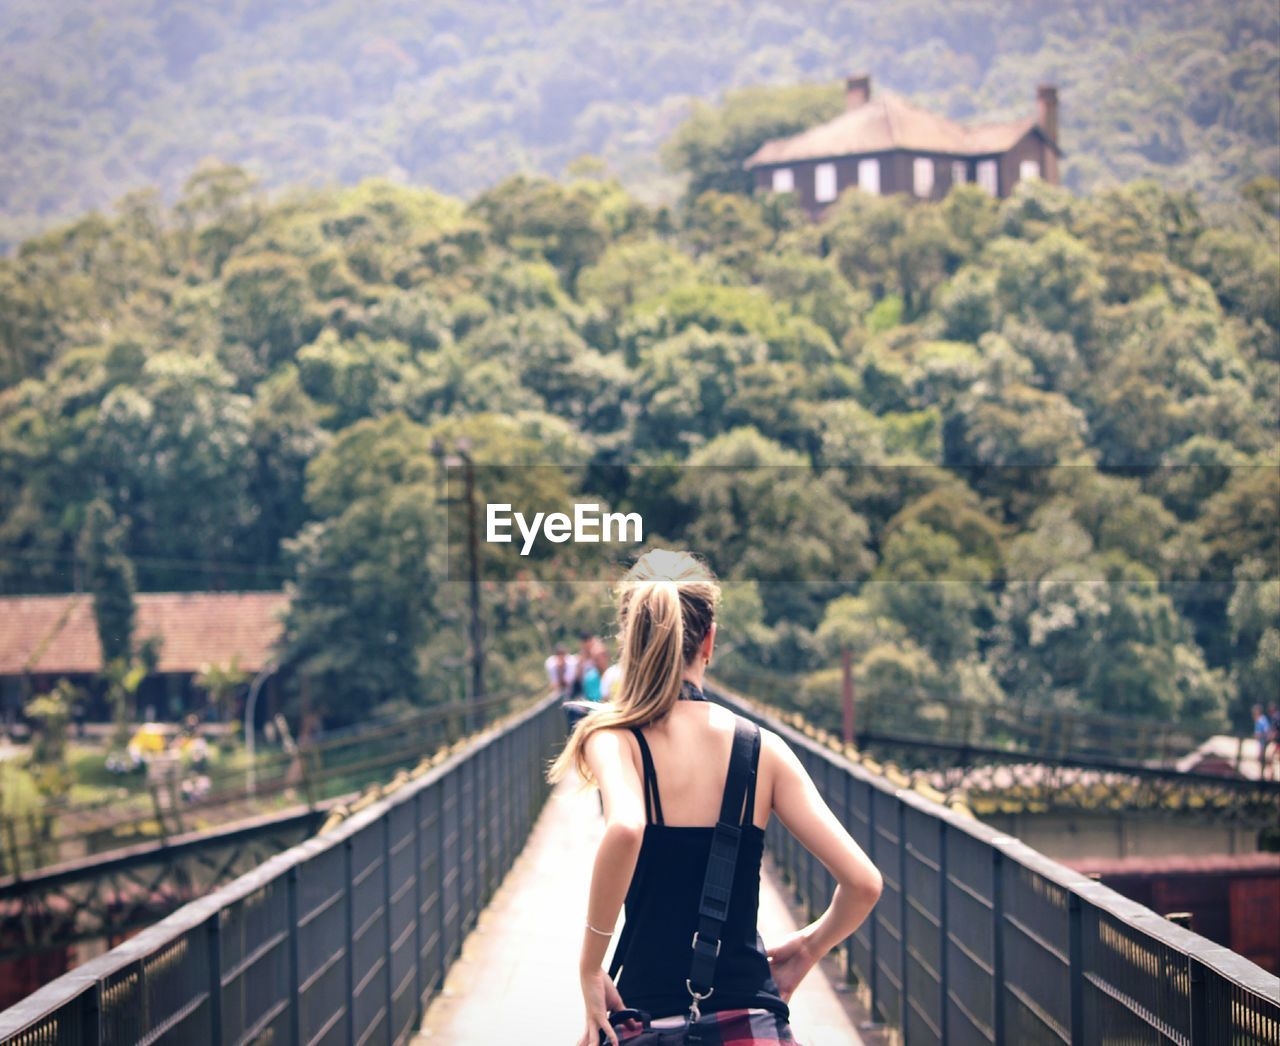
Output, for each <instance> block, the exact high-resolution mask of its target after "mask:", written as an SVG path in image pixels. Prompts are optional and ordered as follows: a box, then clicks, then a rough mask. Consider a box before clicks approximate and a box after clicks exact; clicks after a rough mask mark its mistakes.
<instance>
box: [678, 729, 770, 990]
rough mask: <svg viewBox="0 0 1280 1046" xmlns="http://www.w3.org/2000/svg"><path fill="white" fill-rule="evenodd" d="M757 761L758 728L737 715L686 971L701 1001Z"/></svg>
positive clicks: (709, 980)
mask: <svg viewBox="0 0 1280 1046" xmlns="http://www.w3.org/2000/svg"><path fill="white" fill-rule="evenodd" d="M759 759H760V729H759V727H757V726H756V725H755V724H754V723H752V722H750V721H748V720H746V719H744V718H742V717H741V716H736V717H735V722H734V728H733V751H732V753H731V754H730V756H729V773H728V775H727V777H726V778H725V783H724V798H723V799H722V800H721V803H720V820H719V821H717V822H716V827H715V831H714V832H713V833H712V835H711V852H710V853H709V854H708V855H707V872H706V876H705V877H704V878H703V880H702V901H701V903H700V904H699V905H698V929H697V932H696V933H694V935H693V961H692V963H691V964H690V967H689V989H690V991H692V992H696V993H697V994H698V996H699V997H701V998H706V997H707V996H708V995H710V993H711V989H712V987H713V986H714V982H715V974H716V959H718V958H719V956H720V934H721V933H722V932H723V930H724V922H725V919H727V918H728V916H729V899H730V897H731V896H732V895H733V875H734V872H735V871H736V870H737V867H738V844H739V843H740V842H741V840H742V829H743V827H744V826H745V825H748V824H751V823H752V822H753V819H754V815H755V811H754V805H755V792H756V786H755V781H756V768H757V765H758V763H759ZM748 797H750V800H749V801H748Z"/></svg>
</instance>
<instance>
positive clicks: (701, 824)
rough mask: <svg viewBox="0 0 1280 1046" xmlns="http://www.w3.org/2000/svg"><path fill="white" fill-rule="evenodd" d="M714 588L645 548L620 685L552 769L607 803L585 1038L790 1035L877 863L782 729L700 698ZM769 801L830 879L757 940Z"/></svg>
mask: <svg viewBox="0 0 1280 1046" xmlns="http://www.w3.org/2000/svg"><path fill="white" fill-rule="evenodd" d="M719 598H720V589H719V586H718V585H717V584H716V582H715V579H714V577H713V576H712V574H711V572H710V570H709V569H708V568H707V567H706V566H705V565H704V564H703V563H702V562H701V561H700V560H699V559H698V558H696V557H695V556H693V555H691V554H690V553H687V552H670V551H667V550H655V551H652V552H649V553H647V554H645V555H644V556H642V557H641V558H640V560H639V561H638V562H637V563H636V565H635V566H634V567H633V568H632V569H631V570H630V571H629V572H628V574H627V576H626V577H625V578H624V579H623V582H622V584H621V586H620V588H619V592H618V624H619V646H620V650H621V659H622V660H621V663H622V671H621V676H620V679H619V682H618V685H617V688H616V691H615V692H614V694H613V695H611V696H612V700H611V701H610V703H609V704H607V705H604V706H602V707H601V708H600V709H599V710H598V711H596V712H594V713H593V714H592V715H590V716H587V717H586V718H584V719H583V720H582V721H581V722H579V723H578V724H577V726H576V727H575V729H574V731H573V733H572V734H571V735H570V738H569V741H568V744H567V745H566V746H565V749H564V751H563V752H562V753H561V755H560V757H559V758H558V759H557V760H556V762H555V764H554V765H553V766H552V768H551V772H550V777H551V780H553V781H557V780H559V779H560V778H562V777H564V776H565V775H566V774H568V773H569V772H570V770H571V769H576V770H577V772H578V773H579V774H580V775H581V776H582V778H583V779H584V780H585V781H586V782H587V783H588V784H594V785H596V786H598V787H599V789H600V791H601V794H602V797H603V802H604V816H605V830H604V835H603V837H602V838H601V841H600V845H599V849H598V850H597V853H596V858H595V862H594V866H593V870H592V873H591V887H590V893H589V898H588V905H587V914H586V926H585V927H584V928H583V940H582V951H581V956H580V960H579V973H580V982H581V986H582V999H583V1006H584V1009H585V1014H586V1030H585V1031H584V1033H583V1035H582V1038H581V1039H580V1040H579V1041H578V1046H596V1044H597V1043H598V1042H599V1043H603V1042H608V1043H611V1044H613V1043H618V1042H622V1043H632V1044H635V1046H649V1044H655V1046H656V1044H657V1043H658V1041H659V1036H660V1035H665V1036H666V1037H663V1038H661V1042H662V1043H664V1044H666V1043H676V1042H694V1041H699V1042H705V1043H707V1044H709V1046H710V1044H716V1043H722V1042H730V1041H732V1042H733V1043H735V1044H736V1046H750V1044H753V1043H758V1044H764V1043H770V1044H773V1043H791V1042H795V1039H794V1038H793V1037H792V1034H791V1030H790V1011H789V1008H788V1005H787V1004H788V1001H789V1000H790V998H791V994H792V992H794V991H795V988H796V986H797V985H798V984H799V983H800V981H801V980H803V978H804V977H805V975H806V974H807V973H808V972H809V971H810V970H811V969H812V968H813V967H814V965H816V964H817V962H818V960H819V959H821V958H822V956H823V955H825V954H826V953H827V952H828V951H829V950H830V949H832V948H834V947H835V946H836V945H838V944H839V943H840V942H841V941H843V940H844V939H845V938H846V937H848V936H849V935H850V934H851V933H853V931H854V930H856V929H857V928H858V926H859V925H861V924H862V922H863V920H865V919H866V918H867V916H868V915H869V914H870V912H871V909H872V907H873V906H874V905H875V902H876V900H877V898H878V897H879V896H880V888H881V878H880V874H879V872H878V871H877V870H876V868H875V866H874V865H873V864H872V863H871V861H870V860H869V859H868V857H867V856H866V854H865V853H863V851H862V850H861V848H859V846H858V845H857V843H855V842H854V841H853V839H852V838H850V836H849V834H848V832H846V831H845V829H844V827H843V826H842V825H841V824H840V822H839V821H838V820H837V819H836V817H835V815H834V814H832V812H831V810H830V809H829V808H828V807H827V805H826V803H825V802H823V800H822V797H821V796H820V795H819V793H818V790H817V789H816V788H815V787H814V784H813V782H812V781H811V780H810V778H809V775H808V774H807V773H806V771H805V769H804V767H803V765H802V764H801V763H800V761H799V759H798V758H797V757H796V756H795V754H794V753H793V752H792V751H791V749H790V748H789V747H788V746H787V745H786V743H785V742H784V741H783V740H782V739H781V738H780V737H778V736H777V735H776V734H774V733H773V732H772V731H769V730H765V729H762V728H760V727H758V726H756V725H755V724H754V723H752V722H751V721H750V720H748V719H746V718H745V717H743V716H739V715H737V714H736V713H735V712H733V711H732V710H731V709H728V708H725V707H723V706H722V705H719V704H714V703H712V702H711V701H709V700H708V699H707V696H706V694H705V692H704V691H703V679H704V675H705V672H706V669H707V665H708V664H709V663H710V661H711V656H712V653H713V651H714V648H715V641H716V621H715V611H716V607H717V605H718V603H719ZM660 781H661V787H659V782H660ZM774 814H776V815H777V816H778V819H779V820H780V821H781V822H782V823H783V825H785V826H786V827H787V828H788V829H789V830H790V831H791V833H792V834H793V835H794V836H795V837H796V839H797V840H799V842H800V843H801V845H803V846H804V847H806V848H807V849H808V850H809V851H810V852H811V853H812V854H813V855H814V856H815V857H816V858H817V859H818V860H819V861H821V862H822V864H823V865H824V866H825V867H826V868H827V869H828V871H830V872H831V874H832V876H833V877H834V878H835V880H836V883H837V886H836V890H835V895H834V897H833V898H832V901H831V905H830V906H829V907H828V908H827V910H826V911H825V912H824V913H823V914H822V915H821V916H820V917H819V918H818V919H816V920H815V921H814V922H813V923H811V924H809V925H808V926H806V927H804V928H802V929H800V930H798V931H796V932H795V933H793V934H791V935H789V936H788V937H787V938H785V939H784V940H781V941H775V942H773V945H772V947H770V948H768V949H766V947H765V945H764V942H763V941H762V940H761V938H760V935H759V933H758V931H757V929H756V915H757V905H758V901H759V889H760V860H761V857H762V854H763V850H764V830H765V826H766V825H767V824H768V821H769V818H770V816H772V815H774ZM624 902H625V910H626V923H625V926H624V928H623V931H622V934H621V936H620V937H619V939H618V942H617V947H616V948H615V949H614V955H613V961H612V963H611V964H610V967H609V969H608V971H607V972H606V971H605V970H604V969H603V968H602V963H603V961H604V957H605V953H606V951H607V948H608V943H609V940H610V938H612V936H613V927H614V924H615V922H616V921H617V916H618V913H619V909H620V908H622V907H623V904H624ZM624 1000H625V1002H624ZM661 1028H665V1029H669V1030H667V1031H665V1033H663V1032H659V1029H661ZM699 1033H700V1034H701V1037H700V1038H697V1037H696V1036H697V1035H698V1034H699Z"/></svg>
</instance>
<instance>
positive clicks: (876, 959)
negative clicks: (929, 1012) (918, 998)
mask: <svg viewBox="0 0 1280 1046" xmlns="http://www.w3.org/2000/svg"><path fill="white" fill-rule="evenodd" d="M875 852H876V790H875V787H874V786H869V787H868V788H867V856H868V857H871V858H872V859H873V860H874V854H875ZM867 921H868V922H870V924H871V960H870V968H869V969H868V971H867V972H868V974H869V975H870V977H871V1019H872V1020H873V1021H874V1020H879V1019H880V1018H881V1017H882V1016H883V1014H882V1013H881V1012H880V1002H881V999H880V978H879V977H877V976H876V972H877V971H878V970H879V968H880V949H879V947H878V944H879V938H880V929H879V927H878V925H877V923H878V921H879V920H877V919H876V910H875V909H874V908H872V909H871V914H870V915H869V916H867Z"/></svg>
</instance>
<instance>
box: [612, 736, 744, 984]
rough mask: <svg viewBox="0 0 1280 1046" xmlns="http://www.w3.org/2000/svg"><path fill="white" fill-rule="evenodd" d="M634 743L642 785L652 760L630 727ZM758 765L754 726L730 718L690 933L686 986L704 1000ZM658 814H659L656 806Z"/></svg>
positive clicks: (617, 954)
mask: <svg viewBox="0 0 1280 1046" xmlns="http://www.w3.org/2000/svg"><path fill="white" fill-rule="evenodd" d="M633 732H634V733H635V735H636V739H637V740H638V741H639V742H640V758H641V761H642V762H643V763H644V767H645V778H646V781H647V780H648V779H649V775H650V774H651V773H652V772H653V759H652V756H651V755H650V754H649V748H648V745H647V744H645V741H644V738H643V737H642V736H641V735H640V731H639V730H637V729H635V728H633ZM759 762H760V728H759V727H757V726H756V725H755V724H754V723H752V722H750V721H749V720H747V719H744V718H742V717H741V716H736V717H735V722H734V727H733V748H732V750H731V751H730V754H729V772H728V774H726V775H725V783H724V795H723V796H722V798H721V800H720V819H719V820H718V821H717V822H716V826H715V830H714V831H713V832H712V834H711V852H710V853H709V854H708V855H707V871H706V874H705V876H704V877H703V880H702V898H701V900H700V902H699V905H698V930H697V932H696V933H695V934H694V935H693V962H692V964H691V966H690V970H689V984H690V986H691V987H692V988H693V989H694V990H695V991H697V992H698V994H699V995H700V996H702V997H704V998H705V997H706V996H707V995H708V994H709V993H710V991H711V988H712V982H713V981H714V980H715V970H716V959H717V958H718V957H719V955H720V934H721V932H722V930H723V929H724V921H725V919H726V918H727V917H728V915H729V898H730V897H731V896H732V894H733V876H734V872H735V870H736V869H737V866H738V844H739V842H740V841H741V838H742V828H743V827H745V826H746V825H749V824H753V823H754V821H755V798H756V770H757V768H758V766H759ZM653 783H654V799H655V800H656V799H657V776H656V775H655V776H654V777H653ZM648 803H649V794H648V789H647V788H646V790H645V814H646V816H648ZM658 816H659V817H661V816H662V808H661V805H659V807H658ZM632 930H633V922H632V921H627V922H624V923H623V924H622V933H621V934H620V935H619V936H618V944H617V946H616V947H615V948H614V950H613V959H612V960H611V961H610V963H609V977H610V978H611V979H613V978H616V977H617V976H618V972H619V971H620V970H621V969H622V967H623V965H624V962H625V959H626V956H627V952H628V950H629V949H630V945H631V936H632Z"/></svg>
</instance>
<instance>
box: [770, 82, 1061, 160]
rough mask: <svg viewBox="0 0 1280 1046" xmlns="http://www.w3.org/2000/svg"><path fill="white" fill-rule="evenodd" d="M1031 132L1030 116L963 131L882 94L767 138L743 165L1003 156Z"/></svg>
mask: <svg viewBox="0 0 1280 1046" xmlns="http://www.w3.org/2000/svg"><path fill="white" fill-rule="evenodd" d="M1032 131H1035V132H1036V133H1038V134H1040V135H1042V136H1044V131H1043V130H1041V129H1040V127H1039V125H1038V124H1037V122H1036V119H1035V117H1033V116H1028V117H1025V118H1023V119H1021V120H1013V121H1011V122H1009V123H987V124H979V125H975V126H972V127H966V126H964V125H962V124H959V123H956V122H955V121H954V120H949V119H947V117H945V116H938V115H937V114H936V113H930V112H927V111H925V110H924V109H921V108H920V107H919V106H916V105H912V104H911V103H910V102H908V101H907V100H906V99H905V98H901V97H899V96H898V95H895V94H889V93H885V94H882V95H880V96H878V97H876V98H873V99H872V100H870V101H868V102H865V103H863V104H862V105H859V106H858V107H857V108H855V109H847V110H845V111H844V112H843V113H841V114H840V115H839V116H837V117H835V119H833V120H828V121H827V122H826V123H823V124H819V125H818V126H817V127H810V128H809V129H808V130H807V131H801V132H800V133H799V134H793V135H791V136H790V137H789V138H772V139H770V140H769V141H767V142H765V143H764V145H762V146H760V148H759V149H757V150H756V151H755V152H754V153H753V154H752V155H751V156H750V157H748V159H747V161H746V163H745V164H744V166H745V167H747V168H748V169H750V168H752V167H763V166H768V165H772V164H779V163H794V162H796V161H798V160H818V159H824V158H827V157H833V156H850V155H856V154H859V153H881V152H890V151H893V150H895V149H903V150H908V151H911V152H924V153H947V154H950V155H953V156H988V155H991V154H993V153H1002V152H1007V151H1008V150H1009V149H1012V148H1013V146H1014V145H1016V144H1017V143H1018V142H1019V141H1020V140H1021V139H1022V138H1023V137H1024V136H1025V135H1027V134H1028V133H1030V132H1032ZM1044 137H1045V141H1047V142H1049V144H1050V145H1051V146H1053V148H1054V149H1057V148H1058V146H1057V143H1056V142H1053V141H1050V139H1049V138H1048V137H1047V136H1044Z"/></svg>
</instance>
